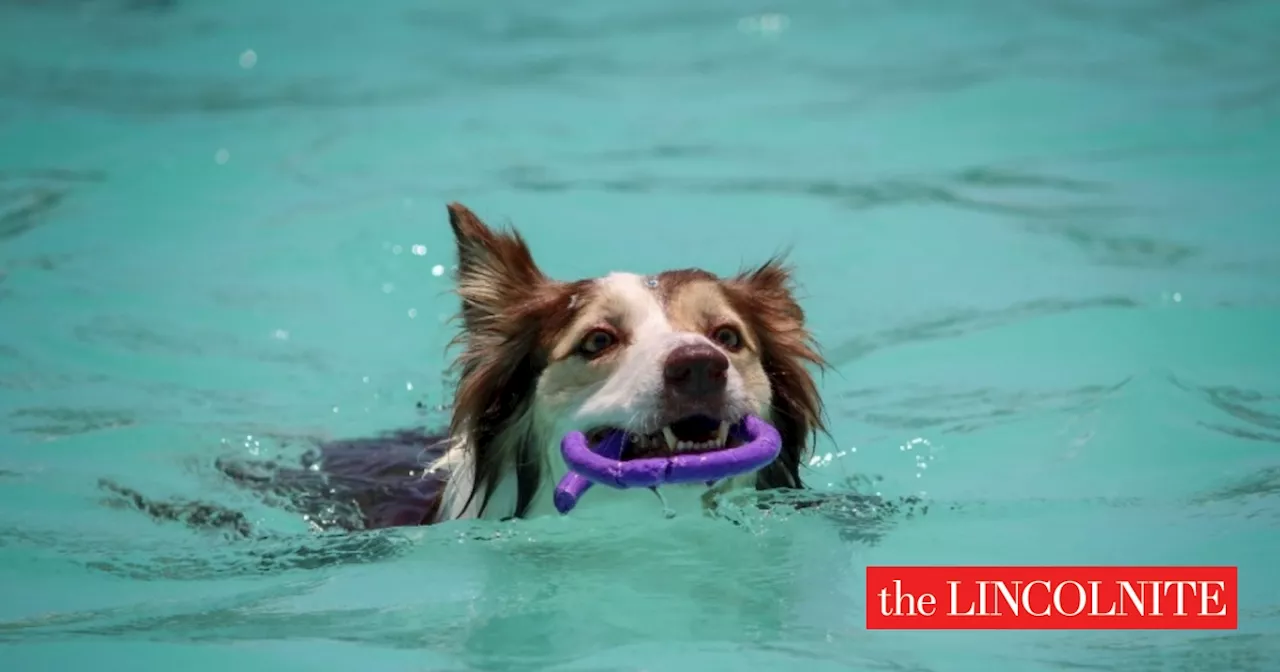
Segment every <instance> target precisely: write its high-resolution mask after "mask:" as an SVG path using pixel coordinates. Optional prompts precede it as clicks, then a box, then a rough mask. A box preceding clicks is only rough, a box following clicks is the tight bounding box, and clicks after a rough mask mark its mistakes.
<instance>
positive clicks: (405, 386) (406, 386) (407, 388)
mask: <svg viewBox="0 0 1280 672" xmlns="http://www.w3.org/2000/svg"><path fill="white" fill-rule="evenodd" d="M404 389H406V390H409V391H410V392H412V391H413V383H409V382H406V383H405V384H404Z"/></svg>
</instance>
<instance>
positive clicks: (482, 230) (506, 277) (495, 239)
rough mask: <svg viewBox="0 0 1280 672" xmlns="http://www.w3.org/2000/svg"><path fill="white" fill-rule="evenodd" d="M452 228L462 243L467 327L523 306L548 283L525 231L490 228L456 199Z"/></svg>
mask: <svg viewBox="0 0 1280 672" xmlns="http://www.w3.org/2000/svg"><path fill="white" fill-rule="evenodd" d="M448 209H449V226H450V227H452V228H453V236H454V238H455V240H456V241H457V246H458V278H457V285H458V295H459V296H460V297H461V298H462V318H463V322H464V323H465V325H466V328H467V329H476V328H479V327H481V326H483V325H484V324H485V323H486V322H488V321H490V320H492V319H493V318H494V317H496V316H497V315H500V314H502V312H503V311H504V310H506V309H508V308H510V307H513V306H516V305H518V304H519V303H520V302H521V301H523V300H524V299H525V298H526V297H528V296H529V295H530V294H531V293H532V292H533V291H535V290H537V289H538V288H540V287H541V286H542V285H543V284H544V283H546V282H547V277H546V276H545V275H544V274H543V273H542V271H541V270H539V269H538V265H537V264H535V263H534V261H533V255H532V254H531V253H530V252H529V246H528V245H526V244H525V242H524V239H523V238H521V237H520V234H519V233H517V232H515V231H511V232H504V231H494V230H493V229H490V228H489V227H488V226H487V225H485V223H484V222H483V221H481V220H480V218H479V217H477V216H476V214H475V213H474V212H472V211H471V210H470V209H468V208H467V207H466V206H465V205H462V204H461V203H450V204H449V206H448Z"/></svg>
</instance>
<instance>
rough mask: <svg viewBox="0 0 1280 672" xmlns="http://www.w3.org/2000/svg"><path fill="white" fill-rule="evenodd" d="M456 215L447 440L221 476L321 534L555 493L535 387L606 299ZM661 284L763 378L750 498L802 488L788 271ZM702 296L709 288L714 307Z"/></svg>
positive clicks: (807, 408) (548, 429)
mask: <svg viewBox="0 0 1280 672" xmlns="http://www.w3.org/2000/svg"><path fill="white" fill-rule="evenodd" d="M448 213H449V222H450V226H451V228H452V230H453V233H454V236H455V239H456V241H457V255H458V278H457V293H458V296H459V298H460V303H461V305H460V310H459V314H458V318H459V320H460V322H461V324H460V330H459V333H458V335H457V336H456V338H455V339H454V342H453V344H454V345H455V346H456V347H458V348H460V352H459V355H458V358H457V360H456V362H455V367H456V369H455V372H456V373H457V381H458V382H457V387H456V390H455V395H454V405H453V408H452V416H451V419H450V422H449V425H448V427H447V429H445V431H436V432H431V431H425V430H419V429H413V430H399V431H395V432H391V433H388V434H384V435H382V436H379V437H374V438H367V439H351V440H342V441H327V442H326V441H313V442H310V443H312V444H313V445H314V446H315V449H314V450H312V451H309V452H308V453H307V455H306V456H305V457H304V459H303V463H302V464H301V465H299V466H296V467H291V466H286V465H280V464H277V463H274V462H269V461H247V460H234V459H229V458H225V459H220V460H218V461H217V469H218V471H219V472H220V473H221V474H222V475H223V476H225V477H226V478H228V479H230V480H231V481H233V482H234V483H236V484H237V485H239V486H241V487H243V488H245V489H247V490H250V491H251V492H254V493H256V494H257V495H258V496H259V498H260V499H262V500H263V501H264V502H266V503H268V504H270V505H273V506H279V507H281V508H285V509H287V510H291V511H294V512H297V513H299V514H300V515H302V516H303V517H304V518H306V519H307V520H308V521H310V522H311V523H312V524H313V525H314V526H316V527H318V528H321V529H343V530H359V529H376V528H385V527H396V526H404V525H422V524H431V523H433V522H438V521H440V519H441V516H442V515H443V517H444V519H448V518H450V517H456V515H457V514H458V513H459V511H453V512H449V511H445V510H443V507H444V505H445V504H447V500H448V497H449V496H450V493H451V489H452V492H454V493H455V494H456V493H458V492H461V493H463V494H464V495H465V499H464V500H463V506H462V507H461V511H466V510H468V509H470V508H471V507H472V506H473V505H474V506H475V507H476V508H475V511H476V512H477V514H478V515H480V516H487V515H488V514H490V513H494V512H491V511H489V509H490V508H491V506H492V505H493V503H494V497H495V492H496V489H497V488H498V486H499V484H500V483H503V482H504V481H511V480H514V488H513V489H514V492H513V493H512V496H511V497H510V501H504V502H503V506H502V509H504V510H503V511H502V512H501V513H499V514H498V515H499V516H502V517H505V515H506V513H507V512H508V511H509V513H510V514H511V515H512V516H514V517H524V516H526V515H527V514H528V513H529V510H530V507H531V505H532V503H533V502H534V500H535V498H536V497H538V496H539V493H544V494H545V493H546V491H547V490H549V488H550V487H551V485H553V484H550V483H548V482H547V480H548V472H549V469H548V463H547V454H548V453H547V450H548V446H549V445H554V444H553V440H554V436H553V432H554V427H553V426H552V425H553V424H554V423H553V422H551V419H549V418H548V417H547V414H546V413H545V412H541V413H540V412H539V409H538V408H536V406H537V402H538V401H539V396H538V395H539V391H538V388H539V380H540V379H541V378H542V377H543V374H544V373H545V372H546V371H547V370H548V367H549V366H551V365H553V364H557V363H561V366H560V369H559V370H560V371H564V370H565V367H564V366H563V364H562V362H563V361H564V360H565V359H566V355H565V353H564V349H565V343H566V338H568V337H569V335H571V328H572V327H573V326H574V324H575V320H576V319H577V318H578V316H579V314H580V312H581V311H582V310H583V309H584V307H586V306H590V305H592V298H593V294H594V293H595V292H598V291H600V286H599V284H598V281H595V280H579V281H574V282H560V281H556V280H553V279H551V278H550V277H548V276H547V275H545V274H544V273H543V272H542V271H541V270H540V269H539V268H538V266H537V265H536V264H535V262H534V260H533V257H532V254H531V253H530V250H529V248H528V246H527V244H526V243H525V241H524V240H523V239H522V238H521V237H520V235H519V234H518V233H516V232H514V231H495V230H493V229H491V228H489V227H488V226H486V225H485V224H484V223H483V222H482V221H481V220H480V219H479V218H478V217H476V216H475V215H474V214H473V213H472V212H471V211H470V210H468V209H467V208H465V207H464V206H461V205H459V204H451V205H450V206H449V208H448ZM655 277H656V278H657V280H658V287H657V288H656V289H655V290H654V291H655V292H656V293H657V294H658V295H659V297H660V300H662V301H664V302H665V301H669V300H671V299H672V298H673V297H675V296H677V295H679V293H680V292H681V288H682V287H690V286H694V285H696V284H697V283H714V286H715V288H716V291H717V292H719V294H718V295H716V296H717V297H720V298H722V299H723V301H724V302H726V303H727V305H728V306H729V307H731V308H732V311H733V312H734V313H735V314H736V318H737V319H740V320H741V321H742V322H743V323H744V324H743V326H744V327H745V332H746V335H747V337H748V339H749V340H750V341H751V344H752V347H753V350H752V352H753V357H758V365H759V370H760V371H762V372H763V376H764V377H765V378H766V379H767V387H768V390H767V392H768V398H769V407H768V409H767V414H768V416H769V419H770V420H771V422H772V423H773V424H774V426H775V427H776V428H777V429H778V431H779V433H780V434H781V436H782V440H783V445H782V451H781V454H780V456H779V457H778V459H777V460H776V461H775V462H774V463H772V464H771V465H769V466H768V467H766V468H764V469H762V470H761V471H759V472H758V473H757V474H755V476H754V486H755V488H756V489H758V490H776V489H802V488H804V484H803V482H802V480H801V477H800V464H801V463H802V462H803V460H804V459H805V457H806V456H807V454H808V452H809V450H810V449H811V447H812V442H813V441H814V440H815V439H816V437H817V435H818V434H819V433H822V432H825V427H824V424H823V419H824V412H823V405H822V400H821V397H820V396H819V394H818V389H817V386H816V384H815V381H814V379H813V377H812V375H811V374H810V372H809V370H808V367H811V366H812V367H814V368H817V369H823V368H825V362H824V361H823V359H822V357H821V355H820V354H819V352H818V349H817V346H816V344H815V343H814V341H813V338H812V336H811V334H810V333H809V332H808V330H807V329H806V328H805V320H804V312H803V311H802V309H801V308H800V306H799V304H798V303H797V302H796V300H795V298H794V295H793V289H792V279H791V274H790V272H789V270H788V268H787V267H786V266H785V265H784V264H783V263H782V260H781V259H780V258H774V259H770V260H768V261H766V262H765V263H763V264H761V265H760V266H758V267H755V268H751V269H748V270H745V271H742V272H740V273H737V274H736V275H733V276H731V277H728V278H720V277H717V276H715V275H713V274H711V273H709V272H707V271H704V270H699V269H684V270H676V271H668V272H665V273H661V274H659V275H657V276H655ZM705 290H706V286H705V285H704V286H703V295H704V298H705ZM751 364H752V366H753V367H754V364H755V362H754V361H753V362H752V363H751ZM753 370H754V369H753ZM542 401H543V402H544V405H545V402H546V401H547V400H546V399H543V400H542ZM543 410H544V411H545V409H543ZM442 429H444V428H442ZM512 477H513V478H512ZM748 484H750V483H748ZM101 486H102V488H103V489H104V490H106V491H107V492H109V493H110V495H111V498H110V499H109V500H108V501H109V502H110V503H111V504H112V505H116V506H129V507H132V508H136V509H138V510H141V511H143V512H145V513H147V514H148V515H150V516H152V517H153V518H155V519H157V520H173V521H181V522H183V523H185V524H187V525H189V526H192V527H196V528H202V529H210V530H218V531H222V532H224V533H226V534H228V535H229V536H250V535H251V531H250V528H249V526H248V523H247V520H246V519H245V516H244V514H242V513H239V512H236V511H233V510H230V509H227V508H225V507H221V506H219V505H215V504H209V503H204V502H197V501H190V500H182V499H175V500H168V501H158V500H154V499H150V498H147V497H145V496H144V495H142V494H141V493H139V492H137V491H135V490H132V489H130V488H128V487H125V486H122V485H119V484H117V483H115V482H113V481H109V480H103V481H102V482H101ZM451 513H452V514H453V515H451Z"/></svg>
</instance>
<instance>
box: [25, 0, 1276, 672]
mask: <svg viewBox="0 0 1280 672" xmlns="http://www.w3.org/2000/svg"><path fill="white" fill-rule="evenodd" d="M1277 27H1280V5H1277V4H1275V3H1270V2H1266V1H1265V0H1237V1H1235V2H1217V3H1205V2H1191V1H1189V0H1129V1H1126V2H1114V1H1107V0H1059V1H1055V2H1026V1H1014V0H971V1H970V2H954V1H949V0H917V1H916V2H909V3H908V2H901V1H897V2H890V1H888V0H861V1H858V2H836V1H835V0H807V1H805V2H800V1H798V0H790V1H788V0H779V1H775V2H772V3H767V4H766V3H757V2H752V1H746V2H744V1H742V0H737V1H734V2H730V1H728V0H704V1H702V2H674V1H665V0H654V1H653V2H645V3H622V2H602V1H596V2H586V1H585V0H577V1H574V2H555V3H552V2H544V3H518V2H514V1H513V0H505V1H501V2H498V1H495V2H484V3H476V2H461V1H456V0H455V1H452V2H431V3H422V2H405V1H399V0H384V1H382V2H376V3H374V2H365V3H338V2H328V3H320V2H311V3H284V2H250V1H248V0H222V1H220V2H216V3H196V2H192V1H191V0H167V1H165V0H96V1H95V0H58V1H56V2H28V1H22V0H9V1H8V2H4V3H3V4H2V5H0V582H2V585H3V586H4V588H3V595H4V598H3V599H2V600H0V667H3V668H4V669H6V670H42V669H51V670H57V669H66V670H72V669H77V670H81V669H93V670H170V669H182V670H186V671H187V672H198V671H203V670H227V669H236V670H241V671H243V672H251V671H256V670H271V671H273V672H274V671H281V670H362V671H363V670H368V671H375V670H467V669H475V670H544V669H545V670H652V671H658V670H664V671H668V670H669V671H678V670H740V669H747V668H751V669H776V670H779V671H781V670H804V671H805V672H820V671H824V670H899V671H907V670H912V671H968V670H976V671H982V672H994V671H996V670H1006V669H1007V670H1014V671H1016V672H1033V671H1036V670H1061V669H1092V670H1117V671H1120V672H1137V671H1141V670H1189V671H1196V672H1209V671H1213V670H1267V669H1274V661H1275V660H1277V659H1278V658H1280V572H1277V570H1276V560H1275V559H1276V558H1277V557H1280V555H1278V554H1280V345H1278V343H1280V225H1278V224H1280V190H1277V189H1276V188H1275V185H1276V184H1277V181H1278V178H1280V124H1278V123H1277V121H1276V120H1277V119H1280V79H1278V75H1277V72H1278V71H1277V69H1276V67H1275V64H1276V62H1277V59H1280V40H1278V39H1277V37H1276V35H1277ZM451 200H458V201H462V202H464V203H466V204H468V205H469V206H471V207H472V208H474V209H475V210H476V211H477V212H478V213H479V214H480V215H481V216H482V217H485V218H486V219H488V220H489V221H490V222H492V223H506V222H510V223H513V224H516V225H518V226H519V227H520V228H521V230H522V232H523V233H524V234H525V236H526V237H527V239H528V240H529V241H530V244H531V245H532V247H533V250H534V253H535V255H536V257H537V258H538V259H539V261H540V263H541V264H542V265H543V267H544V269H546V270H547V271H548V272H549V273H551V274H553V275H555V276H558V277H563V278H575V277H585V276H593V275H597V274H600V273H603V272H606V271H609V270H614V269H626V270H633V271H638V272H648V271H655V270H660V269H665V268H678V267H684V266H690V265H696V266H702V267H705V268H708V269H710V270H713V271H718V272H722V273H728V272H732V271H734V270H736V269H737V268H739V267H740V266H741V265H743V264H745V263H751V262H756V261H760V260H763V259H764V258H765V257H767V256H768V255H770V254H772V253H774V252H776V251H778V250H781V249H790V251H791V253H790V259H791V261H792V262H793V263H794V264H795V265H796V268H797V277H798V280H799V282H800V284H801V285H802V286H803V289H804V294H803V299H804V305H805V307H806V309H807V311H808V314H809V316H810V321H811V326H812V327H813V329H814V331H815V333H816V335H817V337H818V339H819V340H820V341H821V343H822V344H823V347H824V352H825V354H826V356H827V358H828V359H829V360H830V362H831V365H832V366H831V369H830V370H829V371H828V372H827V373H826V375H825V376H824V377H823V379H822V391H823V394H824V397H825V399H826V402H827V405H828V412H829V415H830V421H831V437H830V438H824V439H823V441H822V443H821V444H820V446H819V448H818V451H817V454H816V455H815V457H814V459H813V460H812V462H811V464H809V465H808V467H807V469H806V477H807V479H808V480H809V482H810V483H811V484H813V485H814V486H815V487H817V488H820V489H823V490H824V491H828V492H830V493H833V494H836V493H840V494H847V493H858V494H863V495H875V494H877V493H878V494H880V495H881V496H882V497H885V498H887V500H888V501H890V502H900V501H903V499H904V498H915V500H918V503H917V504H915V505H902V506H897V507H894V508H892V510H890V511H888V512H887V513H886V512H884V511H879V512H876V513H872V514H867V513H866V512H859V511H855V510H853V509H849V508H841V507H839V506H837V507H833V508H827V509H823V508H821V507H819V509H818V510H817V511H806V512H802V513H796V512H790V513H788V511H790V509H787V508H786V507H781V508H779V509H777V510H776V511H775V513H774V514H772V515H764V514H756V513H752V514H749V515H748V514H747V513H745V512H743V513H742V517H741V519H740V520H739V521H738V522H739V523H740V524H739V525H732V524H729V523H728V522H726V521H724V520H710V519H695V518H690V517H677V518H675V519H672V520H665V519H663V518H662V517H661V516H660V515H658V513H659V512H658V510H657V505H656V504H655V511H654V515H653V516H652V517H643V516H640V517H637V518H636V519H634V520H622V519H617V518H612V519H606V518H597V517H592V516H591V515H590V514H589V512H588V511H587V510H586V509H584V510H583V512H582V513H583V515H580V516H579V515H575V516H570V517H566V518H562V519H537V520H530V521H524V522H515V523H486V524H462V523H458V524H447V525H442V526H438V527H432V528H415V529H406V530H394V531H387V532H379V533H365V534H354V535H344V534H334V533H320V532H316V531H315V530H313V529H311V527H310V526H309V524H308V521H305V520H302V519H300V518H299V517H297V516H295V515H291V514H288V513H286V512H284V511H282V510H280V509H278V508H273V507H270V506H268V505H266V504H265V503H263V502H261V501H259V500H257V499H255V498H253V497H252V496H250V495H249V494H247V493H245V492H243V491H240V490H237V489H236V488H234V487H231V486H230V485H228V484H227V483H226V482H225V481H224V480H222V479H221V478H220V477H219V476H218V475H217V472H216V470H215V469H214V466H213V464H214V461H215V460H216V459H218V458H219V457H225V456H228V455H230V456H283V457H285V458H288V457H289V456H290V455H293V454H294V453H293V452H291V451H297V450H299V448H298V445H299V442H298V441H297V437H353V436H362V435H368V434H371V433H375V432H378V431H382V430H387V429H392V428H397V427H405V426H415V425H421V424H426V425H433V424H438V423H440V422H441V421H442V419H443V418H444V417H445V411H444V410H442V409H444V408H445V407H447V405H448V402H449V397H448V379H447V376H446V375H445V368H446V366H447V364H448V359H447V356H448V353H447V352H446V350H445V345H446V343H447V341H448V339H449V338H450V336H451V335H452V332H451V331H450V328H451V327H450V325H447V324H445V318H447V316H448V315H449V314H450V313H451V312H452V311H453V309H454V308H455V305H456V304H455V300H454V299H453V298H451V296H450V295H449V294H448V290H449V278H450V275H451V270H452V269H451V266H452V263H453V259H452V250H451V247H450V246H451V242H452V241H451V239H450V234H449V229H448V226H447V224H446V222H447V219H446V216H445V210H444V204H445V203H446V202H448V201H451ZM291 437H293V438H292V440H291ZM102 479H107V480H109V481H110V482H114V483H118V484H121V485H123V486H126V487H128V488H132V489H135V490H136V491H138V492H140V493H145V495H146V496H147V497H151V498H154V499H155V500H157V501H167V500H168V499H169V498H184V499H198V500H202V501H211V502H217V503H220V504H221V505H223V506H226V507H228V508H229V509H232V510H236V511H240V512H243V514H244V516H245V523H246V524H247V525H249V526H250V527H251V533H250V534H248V535H234V534H228V533H223V532H219V531H216V530H215V531H202V530H198V529H193V528H191V527H188V526H184V525H180V524H173V523H168V524H162V523H157V522H156V521H154V520H152V519H151V518H149V517H148V516H146V515H143V513H141V512H139V511H137V510H135V509H134V508H131V507H129V506H128V505H126V504H125V503H122V500H120V499H119V498H118V497H113V496H112V493H111V492H110V491H109V490H107V489H104V488H103V487H102V486H101V485H100V481H101V480H102ZM915 500H912V501H915ZM837 501H843V500H837ZM971 563H986V564H1023V563H1028V564H1031V563H1043V564H1111V563H1116V564H1231V565H1237V566H1239V577H1240V582H1241V588H1240V591H1241V592H1240V607H1241V611H1240V621H1239V623H1240V627H1239V630H1238V631H1235V632H1225V633H1224V632H1217V633H1142V632H1111V633H1106V632H1079V633H1029V632H978V633H929V632H879V631H868V630H866V629H865V627H864V619H865V614H866V611H865V609H866V605H865V604H864V599H863V590H864V585H863V577H864V569H865V567H866V566H867V565H872V564H971Z"/></svg>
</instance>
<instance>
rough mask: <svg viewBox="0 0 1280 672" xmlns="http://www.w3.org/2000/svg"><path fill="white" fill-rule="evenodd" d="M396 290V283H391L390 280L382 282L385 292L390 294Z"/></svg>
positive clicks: (383, 291)
mask: <svg viewBox="0 0 1280 672" xmlns="http://www.w3.org/2000/svg"><path fill="white" fill-rule="evenodd" d="M394 291H396V286H395V284H394V283H390V282H384V283H382V293H383V294H390V293H391V292H394Z"/></svg>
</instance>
